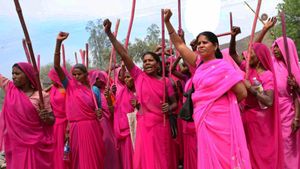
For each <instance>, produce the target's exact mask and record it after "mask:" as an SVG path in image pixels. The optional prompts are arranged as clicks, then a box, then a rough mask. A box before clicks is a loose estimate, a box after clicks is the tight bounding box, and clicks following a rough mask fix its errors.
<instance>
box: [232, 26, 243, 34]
mask: <svg viewBox="0 0 300 169" xmlns="http://www.w3.org/2000/svg"><path fill="white" fill-rule="evenodd" d="M240 33H241V28H240V27H238V26H233V27H232V30H231V36H236V35H238V34H240Z"/></svg>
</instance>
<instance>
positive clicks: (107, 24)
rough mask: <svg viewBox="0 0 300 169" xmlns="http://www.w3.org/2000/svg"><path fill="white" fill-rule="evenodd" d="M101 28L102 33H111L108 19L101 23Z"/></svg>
mask: <svg viewBox="0 0 300 169" xmlns="http://www.w3.org/2000/svg"><path fill="white" fill-rule="evenodd" d="M103 27H104V32H105V33H106V34H109V33H111V22H110V20H109V19H105V20H104V21H103Z"/></svg>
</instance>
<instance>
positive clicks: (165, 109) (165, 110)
mask: <svg viewBox="0 0 300 169" xmlns="http://www.w3.org/2000/svg"><path fill="white" fill-rule="evenodd" d="M169 108H170V106H169V103H163V104H162V105H161V110H162V112H163V113H168V112H169Z"/></svg>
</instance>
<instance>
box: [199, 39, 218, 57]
mask: <svg viewBox="0 0 300 169" xmlns="http://www.w3.org/2000/svg"><path fill="white" fill-rule="evenodd" d="M216 49H217V46H216V45H215V44H214V43H212V42H210V41H209V40H208V39H207V37H206V36H204V35H200V36H199V37H198V42H197V51H198V52H199V54H200V55H201V56H202V57H211V56H215V52H216Z"/></svg>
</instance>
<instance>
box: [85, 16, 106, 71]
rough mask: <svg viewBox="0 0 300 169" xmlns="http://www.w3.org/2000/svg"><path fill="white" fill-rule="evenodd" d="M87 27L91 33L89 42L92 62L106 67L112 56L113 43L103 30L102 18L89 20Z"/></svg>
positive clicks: (97, 65) (100, 66) (103, 67)
mask: <svg viewBox="0 0 300 169" xmlns="http://www.w3.org/2000/svg"><path fill="white" fill-rule="evenodd" d="M85 29H86V31H88V32H89V33H90V37H89V39H88V43H89V47H90V53H91V54H92V63H93V65H94V66H96V67H99V68H102V69H105V68H106V67H107V63H108V60H109V56H110V49H111V43H110V41H109V40H108V38H107V36H106V34H105V32H104V30H103V21H102V19H98V20H96V21H89V22H88V23H87V26H86V28H85Z"/></svg>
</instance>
